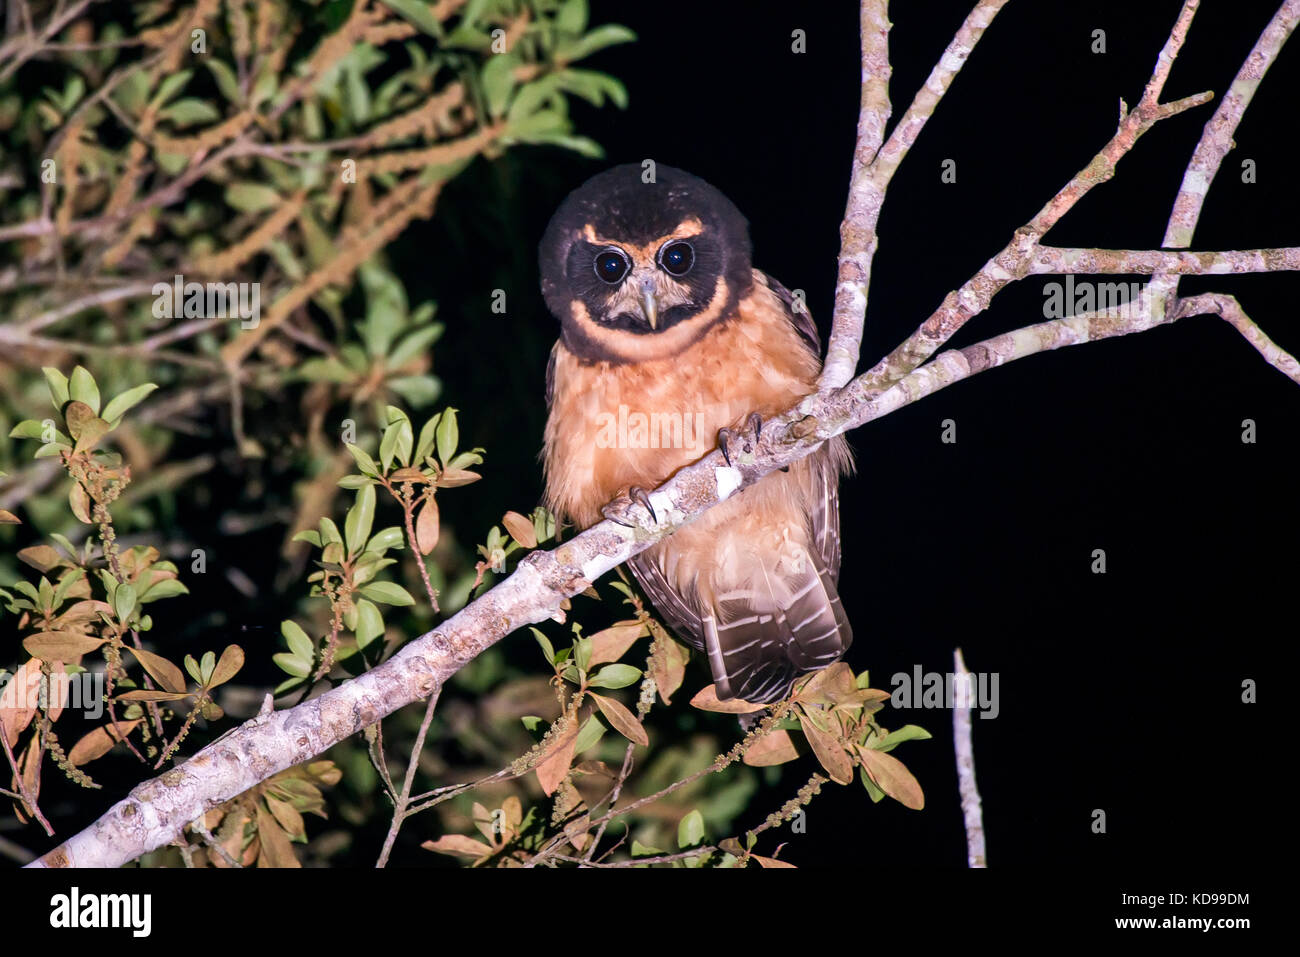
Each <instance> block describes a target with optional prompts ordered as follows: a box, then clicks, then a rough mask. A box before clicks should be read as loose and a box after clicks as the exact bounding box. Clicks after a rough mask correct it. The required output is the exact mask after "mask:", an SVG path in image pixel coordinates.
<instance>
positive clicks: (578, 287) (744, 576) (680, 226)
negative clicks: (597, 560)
mask: <svg viewBox="0 0 1300 957" xmlns="http://www.w3.org/2000/svg"><path fill="white" fill-rule="evenodd" d="M653 179H654V181H653V182H646V181H644V179H643V171H642V167H641V166H640V165H636V164H629V165H626V166H618V167H615V168H613V169H610V170H608V171H606V172H604V173H601V174H599V175H598V176H595V177H593V178H592V179H590V180H588V181H587V182H586V183H584V184H583V185H582V186H580V187H578V189H577V190H575V191H574V192H573V193H572V194H570V195H569V196H568V198H566V199H565V200H564V202H563V203H562V204H561V205H560V208H559V209H558V210H557V211H556V213H555V215H554V217H552V219H551V222H550V225H549V226H548V227H547V229H546V233H545V236H544V237H543V238H542V242H541V247H540V251H539V252H540V259H541V282H542V293H543V295H544V296H545V298H546V304H547V306H548V307H549V308H550V310H551V312H553V313H554V314H555V316H556V317H557V318H558V319H559V320H560V330H561V334H560V339H559V341H558V342H556V343H555V347H554V349H553V350H552V352H551V360H550V365H549V367H548V369H547V403H548V406H549V409H550V415H549V418H548V420H547V423H546V441H545V448H544V450H543V456H544V459H545V466H546V503H547V505H548V507H549V508H551V510H552V511H554V512H555V513H556V514H557V515H558V516H560V517H562V518H565V519H567V520H570V521H573V522H576V523H577V524H578V525H580V526H582V527H584V528H585V527H587V526H589V525H592V524H595V523H596V522H597V521H599V519H600V518H601V516H602V514H604V508H603V506H605V504H606V503H607V502H609V501H610V500H611V499H615V498H620V499H621V500H622V501H623V502H625V503H626V502H627V500H628V499H629V498H631V499H632V500H635V501H640V502H642V503H644V504H645V505H646V506H647V507H649V505H650V503H649V500H648V498H647V496H646V494H645V492H644V489H645V488H654V487H655V486H657V485H659V484H660V483H661V482H663V481H664V480H665V479H667V478H668V477H669V476H671V475H672V474H673V473H674V472H676V471H677V470H678V469H680V468H682V467H683V466H685V465H688V464H690V463H691V462H693V461H695V460H697V459H699V458H700V457H701V456H703V455H705V454H706V453H708V452H709V451H711V450H712V449H713V447H714V445H715V442H720V443H721V444H722V447H723V451H724V453H726V454H728V455H731V454H734V453H735V452H736V451H737V447H736V444H735V443H737V442H741V443H743V442H744V441H746V440H747V439H752V438H754V437H755V436H756V435H757V433H758V429H760V428H761V419H762V418H767V417H769V416H772V415H774V414H776V413H779V412H783V411H785V410H786V409H787V408H789V407H790V406H792V405H794V404H795V402H796V401H798V400H799V399H800V398H802V397H803V396H805V395H807V394H809V393H810V392H812V391H813V390H814V388H815V385H816V380H817V375H818V372H819V371H820V367H821V363H820V361H819V355H820V345H819V343H818V337H817V329H816V327H815V326H814V325H813V322H812V319H811V318H810V317H809V315H808V312H807V310H806V309H804V308H803V306H802V303H800V304H799V305H798V308H796V304H795V302H794V300H793V298H792V296H791V295H790V293H789V292H788V291H787V290H786V289H785V287H784V286H782V285H781V284H780V283H778V282H776V281H774V280H772V279H770V278H769V277H768V276H766V275H764V274H763V273H762V272H760V271H758V270H757V269H754V268H753V267H752V266H751V265H750V243H749V231H748V224H747V223H746V221H745V218H744V217H743V216H741V214H740V211H739V210H738V209H737V208H736V207H735V206H734V205H733V204H732V203H731V201H730V200H728V199H727V198H726V197H725V196H723V195H722V194H721V193H720V192H718V190H716V189H714V188H713V187H712V186H710V185H709V184H708V183H706V182H704V181H703V180H700V179H697V178H696V177H694V176H691V175H689V174H688V173H684V172H682V171H681V170H676V169H672V168H669V167H665V166H659V167H658V168H657V171H656V175H655V176H654V177H653ZM850 468H851V459H850V454H849V449H848V446H847V444H846V443H845V442H844V440H843V439H842V438H839V437H837V438H835V439H832V440H831V441H829V442H828V443H826V444H825V445H824V446H822V447H821V448H820V449H818V450H817V451H816V452H814V453H813V454H812V455H810V456H808V457H807V458H804V459H802V460H800V461H799V462H797V463H795V464H793V465H791V466H790V467H789V469H788V470H787V471H784V472H774V473H772V474H770V475H768V476H766V477H765V478H763V479H762V480H761V481H759V482H757V483H756V484H754V485H752V486H750V487H749V488H747V489H745V490H743V491H741V492H738V493H737V494H735V495H733V496H732V497H731V498H730V499H728V500H726V501H724V502H722V503H720V504H719V505H718V506H717V507H715V508H713V509H711V510H709V511H708V512H706V513H705V514H704V515H702V516H700V518H699V519H697V520H696V521H695V522H693V523H691V524H689V525H687V526H685V527H683V528H681V529H679V530H678V531H677V532H676V533H675V534H673V535H672V536H671V537H670V538H668V539H666V540H664V541H663V542H660V543H659V544H657V545H655V546H653V547H651V548H649V549H647V550H646V551H644V552H642V553H640V554H639V555H637V556H636V557H634V558H633V559H632V560H631V561H630V562H629V565H630V566H631V568H632V571H633V573H634V574H635V576H636V579H637V581H638V582H639V583H640V584H641V587H642V588H643V589H644V590H645V592H646V594H647V595H648V596H649V597H650V599H651V601H652V602H653V603H654V605H655V607H656V608H657V609H658V611H659V612H660V614H661V615H662V616H663V617H664V618H665V619H666V621H667V622H668V624H669V625H671V626H672V628H673V629H674V630H675V631H676V632H677V634H678V635H679V636H680V637H682V638H683V639H685V640H686V641H688V642H689V643H690V644H691V645H693V646H694V647H695V648H697V649H699V650H700V651H703V652H704V653H705V655H706V656H707V658H708V662H709V667H710V669H711V670H712V672H713V680H714V683H715V685H716V690H717V695H718V697H719V698H721V699H728V698H741V699H743V700H745V701H750V702H755V703H771V702H774V701H778V700H780V699H782V698H783V697H785V696H786V695H787V694H788V692H789V690H790V685H791V683H792V682H793V681H794V679H795V678H797V677H798V676H800V675H802V674H805V673H807V672H810V671H815V670H817V669H820V668H825V667H826V666H827V665H829V664H831V663H832V662H834V661H836V660H838V659H839V658H840V656H841V655H843V654H844V651H845V649H847V648H848V647H849V643H850V641H852V631H851V629H850V627H849V622H848V618H847V617H846V616H845V613H844V609H843V607H842V605H841V604H840V597H839V594H838V592H837V591H836V588H835V586H836V581H837V578H838V575H839V565H840V539H839V497H838V487H839V479H840V475H841V473H843V472H847V471H848V470H849V469H850ZM610 517H615V516H614V515H613V514H611V516H610Z"/></svg>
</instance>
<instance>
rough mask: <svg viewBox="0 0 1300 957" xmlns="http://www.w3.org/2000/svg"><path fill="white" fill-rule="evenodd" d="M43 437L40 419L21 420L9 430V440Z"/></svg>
mask: <svg viewBox="0 0 1300 957" xmlns="http://www.w3.org/2000/svg"><path fill="white" fill-rule="evenodd" d="M44 436H45V425H44V423H43V422H41V420H40V419H23V420H22V421H21V422H19V423H18V424H17V425H15V426H14V427H13V428H12V429H10V430H9V438H11V439H40V438H43V437H44Z"/></svg>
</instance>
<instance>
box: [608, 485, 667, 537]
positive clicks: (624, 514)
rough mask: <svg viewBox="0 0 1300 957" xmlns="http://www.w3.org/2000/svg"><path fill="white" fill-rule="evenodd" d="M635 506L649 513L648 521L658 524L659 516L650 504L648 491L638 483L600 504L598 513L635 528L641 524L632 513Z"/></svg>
mask: <svg viewBox="0 0 1300 957" xmlns="http://www.w3.org/2000/svg"><path fill="white" fill-rule="evenodd" d="M637 506H640V507H641V508H644V509H645V510H646V511H647V512H649V513H650V521H652V522H654V524H656V525H658V524H659V516H658V515H656V514H655V508H654V506H653V505H651V504H650V493H649V492H647V491H646V490H645V489H643V488H642V487H641V486H639V485H633V486H632V487H631V488H630V489H628V490H627V491H626V492H620V493H619V494H618V495H617V496H616V497H615V498H614V500H613V501H612V502H609V503H608V504H606V505H603V506H601V509H600V514H601V515H603V516H605V518H607V519H609V520H610V521H611V522H617V523H618V524H619V525H623V526H626V527H627V528H637V527H639V526H640V525H641V524H642V522H640V521H638V520H637V518H636V516H635V515H634V513H633V509H635V508H636V507H637Z"/></svg>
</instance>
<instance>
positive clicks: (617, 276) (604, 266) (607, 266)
mask: <svg viewBox="0 0 1300 957" xmlns="http://www.w3.org/2000/svg"><path fill="white" fill-rule="evenodd" d="M595 265H596V276H597V277H598V278H600V279H601V280H603V281H604V282H607V283H609V284H610V285H611V286H612V285H614V284H615V283H618V282H621V281H622V279H623V277H624V276H626V275H627V271H628V270H629V269H631V268H632V264H631V263H630V262H628V258H627V256H625V255H624V254H623V252H622V251H621V250H617V249H607V250H605V251H604V252H603V253H601V254H600V255H599V256H597V257H596V264H595Z"/></svg>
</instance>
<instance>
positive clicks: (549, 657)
mask: <svg viewBox="0 0 1300 957" xmlns="http://www.w3.org/2000/svg"><path fill="white" fill-rule="evenodd" d="M528 630H529V631H531V632H532V633H533V637H534V638H536V639H537V643H538V644H539V645H541V646H542V654H544V655H545V656H546V661H547V663H549V664H554V663H555V648H554V647H553V646H552V645H551V639H549V638H547V637H546V636H545V635H544V634H542V633H541V632H540V631H538V630H537V629H536V628H533V627H531V626H530V627H529V629H528Z"/></svg>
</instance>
